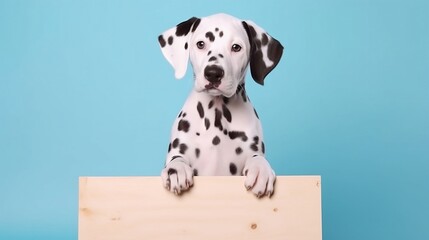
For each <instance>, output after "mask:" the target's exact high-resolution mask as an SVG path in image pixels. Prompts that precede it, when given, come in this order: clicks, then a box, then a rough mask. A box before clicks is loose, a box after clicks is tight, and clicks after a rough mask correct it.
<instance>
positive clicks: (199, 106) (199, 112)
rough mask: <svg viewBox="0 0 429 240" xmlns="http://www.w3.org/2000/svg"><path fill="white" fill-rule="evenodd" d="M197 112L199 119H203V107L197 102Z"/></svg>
mask: <svg viewBox="0 0 429 240" xmlns="http://www.w3.org/2000/svg"><path fill="white" fill-rule="evenodd" d="M197 111H198V114H199V115H200V118H203V117H204V108H203V105H202V104H201V102H198V104H197Z"/></svg>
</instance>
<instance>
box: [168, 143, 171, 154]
mask: <svg viewBox="0 0 429 240" xmlns="http://www.w3.org/2000/svg"><path fill="white" fill-rule="evenodd" d="M170 151H171V143H170V144H168V152H170Z"/></svg>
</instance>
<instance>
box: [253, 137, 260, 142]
mask: <svg viewBox="0 0 429 240" xmlns="http://www.w3.org/2000/svg"><path fill="white" fill-rule="evenodd" d="M253 141H254V142H255V143H256V144H258V143H259V137H258V136H255V137H253Z"/></svg>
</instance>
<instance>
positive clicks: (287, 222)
mask: <svg viewBox="0 0 429 240" xmlns="http://www.w3.org/2000/svg"><path fill="white" fill-rule="evenodd" d="M321 221H322V215H321V179H320V176H278V177H277V180H276V186H275V194H274V195H273V196H272V198H262V199H258V198H256V197H255V196H254V195H253V194H251V192H247V191H246V190H245V188H244V177H195V178H194V187H193V188H192V190H191V191H190V192H187V193H185V194H183V195H181V196H179V197H178V196H175V195H174V194H171V193H170V192H167V191H166V190H165V189H164V188H163V187H162V183H161V178H160V177H81V178H79V239H80V240H97V239H102V240H109V239H118V240H119V239H121V240H134V239H139V240H141V239H150V240H157V239H174V240H179V239H186V240H193V239H198V240H202V239H204V240H210V239H222V240H224V239H245V240H252V239H294V240H303V239H309V240H310V239H311V240H313V239H322V222H321Z"/></svg>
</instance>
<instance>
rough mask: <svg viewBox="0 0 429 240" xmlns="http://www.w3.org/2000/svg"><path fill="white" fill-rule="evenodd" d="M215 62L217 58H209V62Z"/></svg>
mask: <svg viewBox="0 0 429 240" xmlns="http://www.w3.org/2000/svg"><path fill="white" fill-rule="evenodd" d="M216 60H217V58H216V57H215V56H212V57H210V58H209V62H213V61H216Z"/></svg>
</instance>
